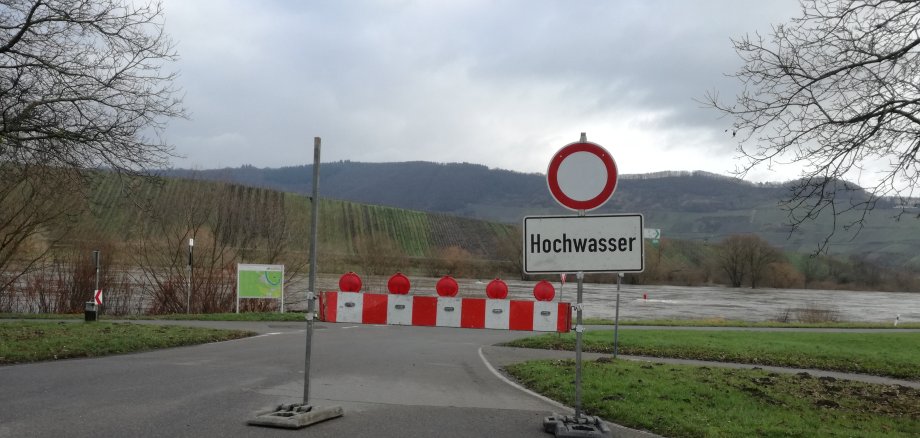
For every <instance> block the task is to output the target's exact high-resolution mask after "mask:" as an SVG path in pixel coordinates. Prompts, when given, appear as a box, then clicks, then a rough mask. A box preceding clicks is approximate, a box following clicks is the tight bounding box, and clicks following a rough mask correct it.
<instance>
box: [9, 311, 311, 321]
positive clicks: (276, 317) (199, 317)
mask: <svg viewBox="0 0 920 438" xmlns="http://www.w3.org/2000/svg"><path fill="white" fill-rule="evenodd" d="M0 319H83V314H82V313H0ZM99 319H100V320H104V321H111V320H127V321H132V320H171V321H306V319H305V316H304V314H303V313H300V312H287V313H278V312H246V313H192V314H185V313H171V314H166V315H100V316H99Z"/></svg>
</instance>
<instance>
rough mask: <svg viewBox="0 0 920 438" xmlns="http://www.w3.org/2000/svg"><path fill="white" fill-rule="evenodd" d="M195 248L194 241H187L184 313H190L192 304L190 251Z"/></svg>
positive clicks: (190, 239)
mask: <svg viewBox="0 0 920 438" xmlns="http://www.w3.org/2000/svg"><path fill="white" fill-rule="evenodd" d="M193 248H195V239H193V238H189V239H188V284H187V285H186V289H185V313H186V314H188V313H190V312H191V308H192V306H191V304H192V249H193Z"/></svg>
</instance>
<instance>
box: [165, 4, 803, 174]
mask: <svg viewBox="0 0 920 438" xmlns="http://www.w3.org/2000/svg"><path fill="white" fill-rule="evenodd" d="M165 6H166V16H165V20H166V31H167V32H168V33H169V34H170V36H171V37H172V38H173V39H174V40H175V42H176V43H177V49H178V51H179V54H180V56H181V60H180V61H179V62H178V63H177V64H176V65H175V66H174V67H176V68H178V70H179V71H180V74H181V77H180V79H179V82H178V85H179V86H180V87H181V88H182V90H183V92H184V95H185V100H184V102H185V106H186V107H187V109H188V110H189V112H190V113H191V118H190V119H189V120H174V121H172V122H171V123H170V125H169V128H168V130H167V132H166V134H167V141H168V142H170V143H171V144H173V145H175V146H176V152H177V153H178V154H180V155H182V156H184V158H178V159H176V160H174V162H173V164H174V166H176V167H185V168H198V169H211V168H221V167H237V166H240V165H242V164H252V165H254V166H257V167H281V166H291V165H300V164H306V163H309V162H312V159H313V152H312V145H313V137H315V136H319V137H322V139H323V152H322V154H323V161H324V162H327V161H338V160H352V161H365V162H391V161H409V160H424V161H434V162H442V163H444V162H469V163H478V164H484V165H486V166H489V167H493V168H503V169H511V170H516V171H521V172H540V173H545V171H546V167H547V165H548V163H549V160H550V158H551V157H552V155H553V153H554V152H555V151H556V150H558V149H559V148H561V147H562V146H564V145H566V144H568V143H571V142H573V141H576V140H578V135H579V133H580V132H587V135H588V140H590V141H593V142H596V143H598V144H600V145H602V146H604V147H605V148H607V149H608V150H609V151H610V152H611V153H612V155H613V157H614V159H615V160H616V161H617V165H618V167H619V170H620V172H621V173H626V174H635V173H647V172H656V171H662V170H706V171H710V172H715V173H721V174H728V173H729V172H730V171H732V170H733V169H734V168H735V165H736V162H735V159H734V157H735V153H734V150H735V144H734V142H733V141H732V138H731V135H730V133H725V132H724V131H725V129H726V128H728V127H729V126H730V122H729V121H728V120H727V119H721V120H720V119H719V118H718V113H716V112H715V111H713V110H711V109H707V108H703V107H702V106H701V105H700V104H699V103H697V102H696V101H694V99H701V98H703V96H704V95H705V93H706V92H707V91H709V90H720V91H721V93H722V94H723V96H734V94H735V92H736V84H735V82H734V80H732V79H730V78H726V77H724V74H726V73H733V72H734V71H736V70H737V69H738V67H739V66H740V63H739V61H738V57H737V55H736V54H735V52H734V50H733V49H732V46H731V42H730V38H731V37H738V36H741V35H743V34H745V33H753V32H757V31H759V32H761V33H769V31H770V27H771V25H772V24H779V23H782V22H785V21H787V20H788V18H790V17H791V16H793V15H795V14H796V13H797V12H798V1H797V0H771V1H763V0H711V1H678V0H673V1H652V0H638V1H548V0H547V1H543V0H529V1H525V0H520V1H475V0H462V1H412V0H381V1H322V2H321V1H293V0H292V1H251V0H238V1H235V0H195V1H188V0H167V1H166V4H165ZM794 176H795V172H794V171H793V170H792V169H776V170H775V171H774V173H770V172H769V171H767V170H766V169H763V170H762V171H761V172H757V173H755V174H752V175H750V177H749V179H752V180H755V181H780V180H786V179H790V178H792V177H794Z"/></svg>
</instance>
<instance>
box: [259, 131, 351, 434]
mask: <svg viewBox="0 0 920 438" xmlns="http://www.w3.org/2000/svg"><path fill="white" fill-rule="evenodd" d="M321 143H322V140H321V139H320V138H319V137H314V138H313V197H312V198H311V200H310V204H311V207H312V212H311V217H312V221H311V223H310V235H311V236H312V239H311V240H310V280H309V285H308V287H309V290H308V291H307V314H306V318H307V340H306V353H305V356H304V371H303V403H292V404H282V405H279V406H277V407H275V408H273V409H268V410H264V411H260V412H256V414H255V417H254V418H251V419H249V420H248V421H247V423H248V424H250V425H253V426H269V427H281V428H285V429H300V428H302V427H306V426H309V425H311V424H315V423H319V422H320V421H325V420H329V419H332V418H336V417H341V416H342V415H344V414H345V412H344V411H343V410H342V407H341V406H326V407H320V406H313V405H311V404H310V350H311V349H312V346H313V318H314V315H315V314H316V292H315V291H316V289H315V288H316V238H317V226H316V225H317V222H318V221H319V156H320V145H321Z"/></svg>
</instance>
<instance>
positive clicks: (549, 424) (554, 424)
mask: <svg viewBox="0 0 920 438" xmlns="http://www.w3.org/2000/svg"><path fill="white" fill-rule="evenodd" d="M543 431H544V432H548V433H551V434H554V435H555V436H556V438H593V437H600V438H606V437H610V436H611V435H610V428H609V427H607V425H606V424H604V421H603V420H601V419H600V418H599V417H594V416H590V415H582V416H580V417H577V418H576V417H573V416H569V415H559V414H553V416H552V417H546V418H544V419H543Z"/></svg>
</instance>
